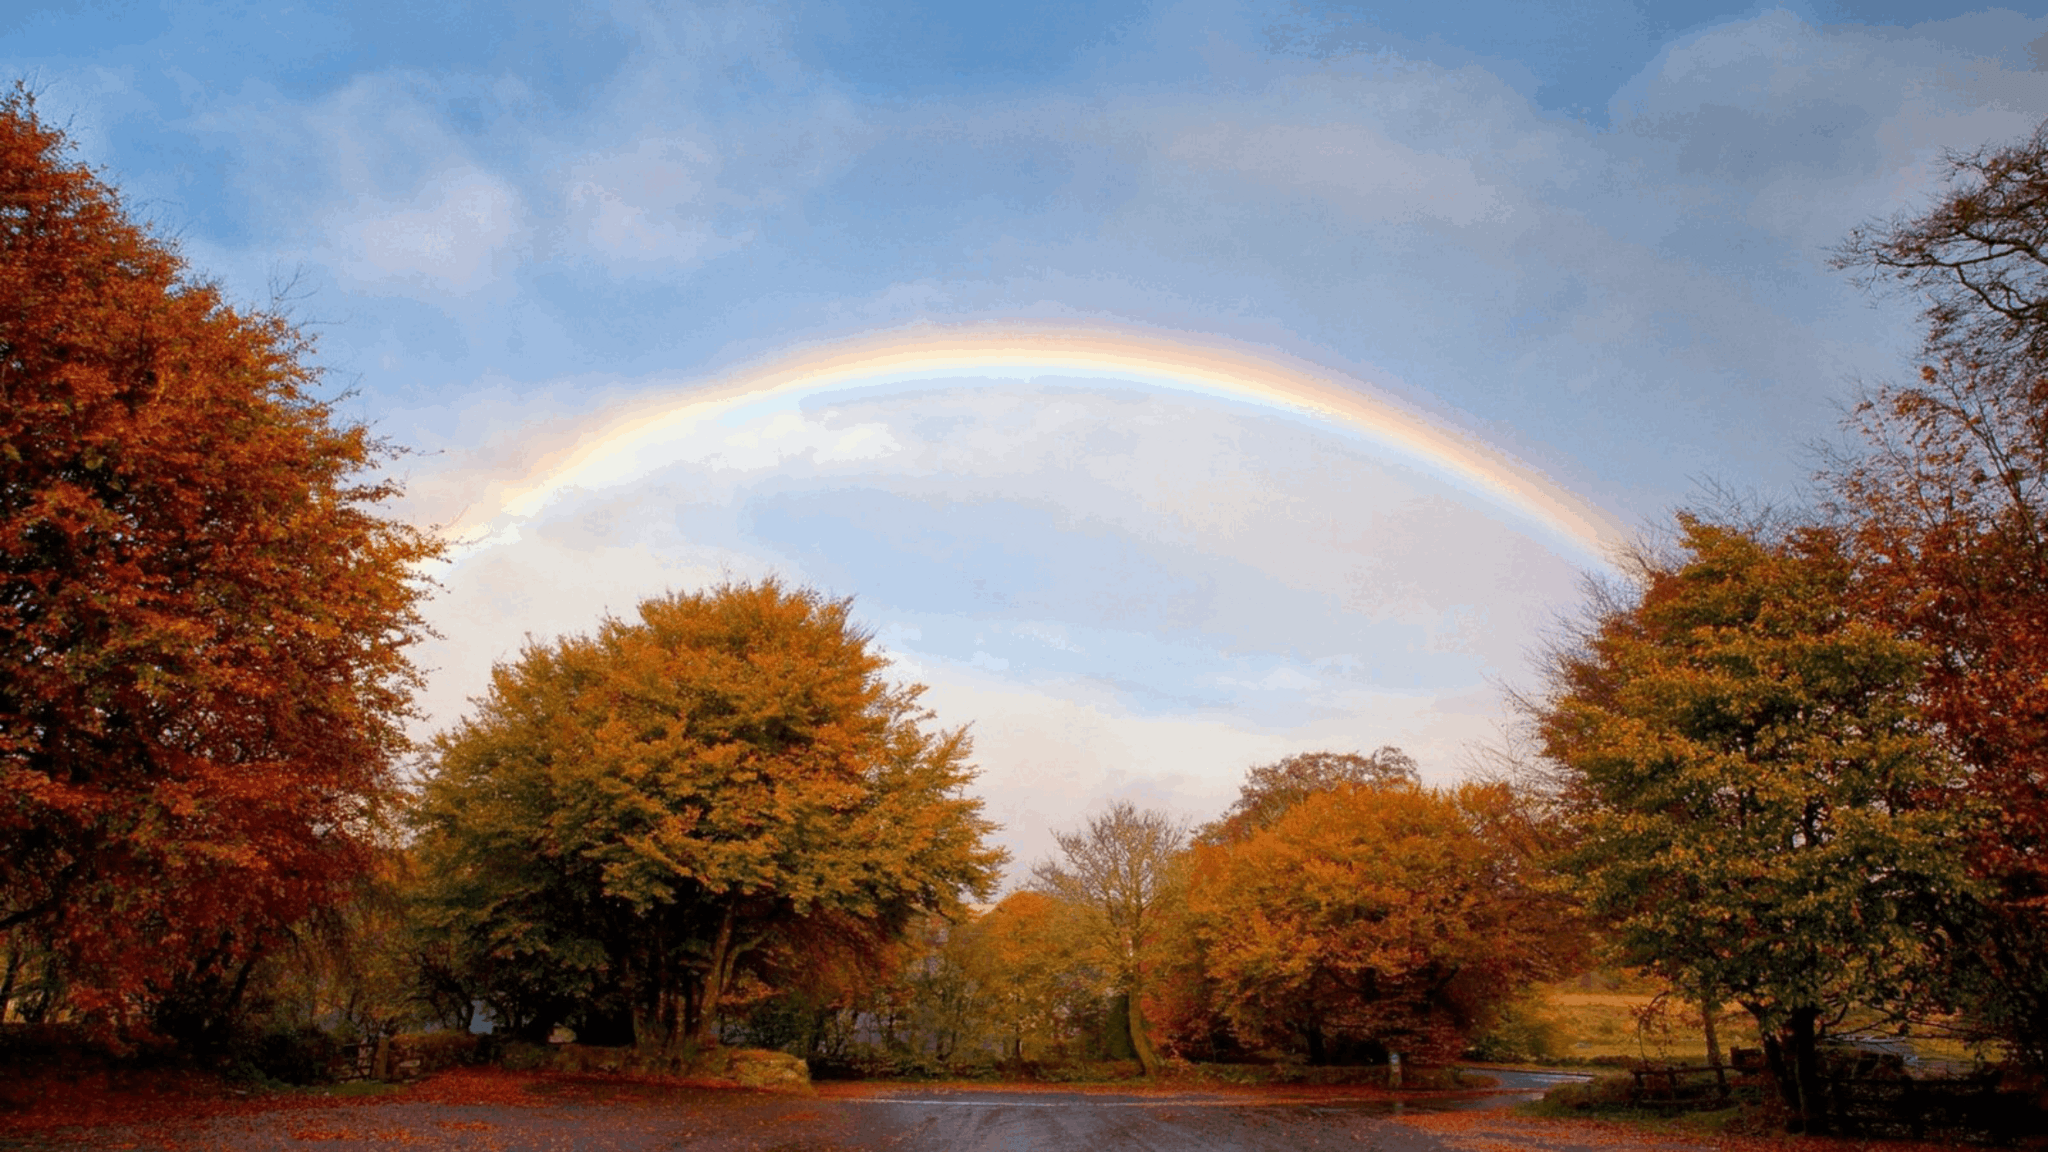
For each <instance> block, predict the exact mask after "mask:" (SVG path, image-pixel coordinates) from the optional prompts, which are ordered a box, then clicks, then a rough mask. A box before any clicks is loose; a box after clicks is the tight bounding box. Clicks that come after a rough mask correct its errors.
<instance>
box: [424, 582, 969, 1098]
mask: <svg viewBox="0 0 2048 1152" xmlns="http://www.w3.org/2000/svg"><path fill="white" fill-rule="evenodd" d="M883 666H884V660H883V658H882V656H881V655H880V654H879V653H877V652H876V651H874V649H873V647H872V644H871V641H870V639H869V637H868V636H867V635H866V634H865V633H864V632H862V631H861V630H860V629H859V628H857V627H856V626H855V625H854V624H853V622H852V620H851V619H850V614H849V612H848V606H847V602H846V601H844V600H829V599H826V598H825V597H823V596H821V595H819V594H818V593H817V592H815V591H812V590H810V589H789V588H785V587H783V586H782V585H781V584H780V583H779V582H777V581H775V580H772V579H771V580H764V581H761V582H760V583H757V584H727V585H722V586H720V587H718V588H714V589H711V590H710V591H708V592H703V593H696V594H676V595H670V596H662V597H657V598H655V599H652V600H648V601H646V602H644V603H642V604H641V605H640V609H639V613H638V619H636V620H630V621H629V620H621V619H610V620H606V621H605V622H604V624H603V626H602V627H601V628H599V630H598V632H597V633H596V635H594V636H574V637H568V638H565V639H563V640H561V641H559V642H558V643H556V644H553V645H541V644H530V645H528V647H527V649H526V651H525V652H523V653H522V654H521V656H520V658H519V659H518V660H517V661H516V662H514V663H509V664H503V665H500V666H499V667H498V668H497V669H495V670H494V672H493V674H492V681H491V688H490V691H489V692H488V693H487V694H486V695H485V696H484V697H483V698H482V699H480V700H479V701H478V706H477V711H476V714H475V715H474V716H472V717H470V718H468V719H465V720H464V721H463V722H462V723H461V724H459V725H458V726H456V727H455V728H454V729H453V730H451V731H449V732H445V733H443V734H441V735H440V736H439V737H437V738H436V740H435V742H434V748H435V752H436V762H435V764H434V767H433V771H432V775H431V776H430V778H429V779H428V780H427V782H426V786H425V789H424V794H423V796H422V800H421V804H420V805H419V808H418V810H417V813H416V819H417V822H418V826H419V829H420V837H419V840H418V844H417V847H418V850H419V854H420V860H421V866H422V868H423V869H424V872H425V876H426V880H427V883H426V885H425V891H424V892H423V894H422V901H421V913H422V917H423V923H424V927H425V930H426V931H427V933H428V934H429V935H430V936H436V937H439V938H440V939H442V940H445V941H448V942H450V944H451V946H452V950H453V951H454V952H455V954H456V955H457V956H459V957H460V958H461V960H460V962H461V964H462V965H463V967H464V968H465V970H466V971H468V972H469V973H471V975H472V977H473V979H474V980H475V981H476V983H477V985H478V987H479V989H480V994H481V995H482V996H483V998H484V999H485V1000H486V1002H487V1003H490V1004H492V1005H493V1007H494V1009H495V1010H496V1014H497V1015H498V1016H499V1019H500V1022H501V1023H505V1024H509V1025H511V1026H513V1027H514V1028H515V1029H518V1028H527V1029H530V1030H532V1031H534V1032H540V1033H542V1034H544V1029H545V1028H546V1027H547V1025H549V1024H550V1023H553V1022H556V1021H562V1020H577V1019H585V1020H588V1019H591V1018H593V1017H595V1016H599V1015H605V1014H612V1015H624V1016H626V1017H628V1018H629V1019H630V1027H631V1032H632V1035H633V1037H634V1040H635V1042H636V1044H638V1045H639V1046H640V1047H641V1048H642V1049H644V1050H646V1052H647V1053H648V1054H649V1055H650V1056H658V1057H660V1058H662V1059H669V1058H680V1057H682V1056H683V1055H685V1054H686V1051H687V1050H689V1049H701V1048H705V1047H709V1046H712V1045H714V1044H716V1043H717V1040H718V1026H719V1013H720V1008H721V1005H722V1002H723V1000H724V998H725V995H726V993H727V991H728V990H729V989H731V988H732V987H733V986H734V982H735V980H736V979H737V978H739V977H743V976H746V975H748V974H750V972H751V973H754V974H761V973H763V972H764V970H766V968H772V969H773V971H768V972H767V974H768V975H771V976H773V977H774V978H775V979H776V980H777V981H778V982H780V983H783V984H785V985H787V984H789V983H790V982H792V981H796V980H800V979H801V978H802V972H801V965H802V961H803V959H804V958H805V957H807V956H808V957H810V958H811V962H812V963H813V964H814V965H815V964H817V963H818V962H819V961H820V960H828V959H829V960H833V961H835V962H836V961H837V960H839V959H842V958H843V955H844V954H845V953H846V952H847V951H848V950H849V949H850V950H852V951H854V952H866V953H868V954H869V955H873V954H876V953H877V952H878V951H879V950H880V948H881V946H882V945H884V944H886V943H887V942H888V941H889V940H891V939H894V938H898V937H900V936H901V935H902V934H903V933H904V932H906V931H907V930H909V929H910V928H911V927H912V926H913V924H914V922H915V921H916V920H917V918H918V917H919V916H920V914H924V913H933V914H938V915H941V916H947V917H955V918H957V917H959V916H960V915H962V914H963V913H964V903H963V898H964V897H965V896H968V895H982V894H985V893H986V892H987V891H988V889H989V888H990V887H991V886H992V884H993V883H994V880H995V877H996V874H997V871H998V869H999V868H1000V867H1001V865H1002V862H1003V859H1004V853H1003V852H1002V851H1001V850H1000V849H996V848H992V847H989V846H988V845H987V844H986V843H985V842H984V840H985V837H986V836H987V834H988V833H989V831H990V830H991V827H992V826H991V825H990V824H989V823H988V821H986V820H985V819H983V818H982V815H981V801H979V800H977V799H975V798H973V797H971V796H969V795H967V794H966V792H965V789H966V787H967V785H968V784H969V782H971V781H972V780H973V778H974V769H973V767H972V766H971V765H970V764H969V762H968V759H967V757H968V752H969V742H968V739H967V734H966V733H965V732H964V731H963V730H959V729H954V730H951V731H931V730H927V728H926V727H925V724H924V722H925V721H926V720H927V719H929V714H928V713H926V712H925V711H924V710H923V709H921V708H919V707H918V706H917V697H918V694H919V693H920V692H922V691H923V689H921V688H919V687H915V686H900V685H895V684H891V683H890V682H888V681H887V680H885V679H884V678H883V677H882V674H881V673H882V668H883Z"/></svg>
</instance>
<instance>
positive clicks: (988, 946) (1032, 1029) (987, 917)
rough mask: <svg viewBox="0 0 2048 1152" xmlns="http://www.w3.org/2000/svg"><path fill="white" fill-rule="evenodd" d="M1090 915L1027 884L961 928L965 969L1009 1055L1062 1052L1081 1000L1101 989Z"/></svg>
mask: <svg viewBox="0 0 2048 1152" xmlns="http://www.w3.org/2000/svg"><path fill="white" fill-rule="evenodd" d="M1087 921H1088V918H1087V917H1077V916H1075V915H1073V914H1072V910H1070V909H1068V908H1066V907H1064V906H1062V905H1061V903H1060V902H1059V901H1057V900H1055V899H1054V898H1053V897H1050V896H1047V895H1046V894H1045V893H1043V892H1038V891H1034V890H1032V889H1028V888H1027V889H1025V890H1023V891H1021V892H1013V893H1011V894H1010V895H1008V896H1006V897H1004V898H1003V900H1002V902H1001V903H999V904H997V905H996V906H995V907H993V908H991V909H989V910H988V911H987V912H984V913H982V914H981V915H980V916H978V917H976V918H975V919H974V920H973V921H972V922H971V923H967V924H963V925H961V926H960V927H959V928H958V929H957V930H956V932H955V936H954V943H955V947H956V949H957V951H958V955H959V964H960V967H961V968H962V970H964V971H965V972H966V974H967V975H968V977H969V978H970V979H971V980H972V981H973V985H974V994H975V996H976V998H977V999H978V1000H979V1002H980V1005H981V1012H982V1014H983V1015H984V1016H985V1017H986V1018H987V1021H988V1024H989V1027H990V1029H991V1031H992V1032H993V1033H994V1034H995V1035H996V1036H997V1037H999V1038H1000V1040H1001V1042H1002V1047H1003V1050H1004V1053H1005V1054H1006V1055H1007V1056H1008V1057H1009V1058H1011V1059H1013V1060H1022V1059H1024V1058H1025V1056H1026V1054H1027V1052H1028V1051H1036V1052H1038V1053H1041V1054H1042V1053H1045V1052H1048V1051H1062V1050H1064V1049H1065V1047H1066V1045H1067V1042H1068V1041H1069V1040H1070V1039H1071V1038H1072V1036H1071V1029H1070V1024H1071V1022H1072V1021H1073V1020H1075V1019H1077V1018H1079V1017H1081V1016H1082V1015H1084V1013H1083V1011H1082V1010H1081V1007H1082V1002H1083V1001H1084V1000H1085V999H1087V998H1090V997H1093V996H1096V995H1098V994H1099V982H1098V981H1095V980H1092V979H1090V977H1091V976H1093V974H1094V973H1093V970H1092V969H1091V968H1090V966H1089V965H1088V963H1087V962H1086V960H1085V959H1084V949H1085V944H1086V942H1085V941H1084V940H1082V939H1081V938H1080V937H1079V935H1078V934H1077V932H1078V930H1079V929H1081V928H1083V927H1084V926H1085V924H1086V923H1087ZM1027 1046H1028V1047H1027Z"/></svg>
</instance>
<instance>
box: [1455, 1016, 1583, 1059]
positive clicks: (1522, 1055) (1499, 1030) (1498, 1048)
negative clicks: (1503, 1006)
mask: <svg viewBox="0 0 2048 1152" xmlns="http://www.w3.org/2000/svg"><path fill="white" fill-rule="evenodd" d="M1563 1050H1564V1040H1563V1036H1562V1034H1561V1032H1560V1030H1559V1028H1558V1025H1557V1021H1555V1020H1552V1019H1551V1018H1550V1017H1548V1016H1546V1015H1544V1014H1543V1011H1542V1008H1541V1005H1539V1004H1536V1003H1532V1002H1529V1001H1523V1002H1521V1003H1518V1004H1514V1005H1511V1006H1510V1007H1509V1008H1508V1009H1507V1011H1506V1012H1504V1013H1502V1015H1501V1018H1500V1021H1499V1022H1498V1023H1496V1024H1495V1025H1494V1026H1493V1027H1491V1028H1489V1029H1487V1030H1486V1031H1484V1032H1482V1033H1480V1034H1479V1035H1477V1036H1474V1037H1473V1038H1472V1045H1471V1047H1469V1048H1467V1049H1466V1050H1465V1059H1467V1060H1484V1061H1487V1062H1489V1063H1501V1064H1514V1063H1522V1062H1525V1061H1527V1062H1536V1063H1547V1062H1549V1061H1552V1060H1555V1059H1557V1058H1558V1055H1559V1053H1561V1052H1562V1051H1563Z"/></svg>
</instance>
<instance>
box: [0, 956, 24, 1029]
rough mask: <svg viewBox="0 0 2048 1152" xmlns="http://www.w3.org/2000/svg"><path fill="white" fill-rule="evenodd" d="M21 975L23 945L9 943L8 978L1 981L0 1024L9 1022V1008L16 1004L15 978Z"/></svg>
mask: <svg viewBox="0 0 2048 1152" xmlns="http://www.w3.org/2000/svg"><path fill="white" fill-rule="evenodd" d="M20 973H21V945H20V944H19V943H18V942H16V941H14V940H9V941H8V942H7V978H6V979H5V980H4V981H0V1024H4V1023H6V1022H7V1006H8V1005H9V1004H11V1003H13V1002H14V978H15V977H16V976H18V975H20Z"/></svg>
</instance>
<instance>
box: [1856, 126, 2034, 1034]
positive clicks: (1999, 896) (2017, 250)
mask: <svg viewBox="0 0 2048 1152" xmlns="http://www.w3.org/2000/svg"><path fill="white" fill-rule="evenodd" d="M1948 175H1949V178H1950V184H1949V188H1948V190H1947V192H1946V194H1945V195H1943V196H1942V197H1940V198H1939V199H1937V200H1936V202H1935V203H1934V204H1933V205H1932V206H1931V207H1930V208H1928V209H1927V210H1926V211H1925V212H1922V213H1919V214H1907V215H1902V216H1899V217H1897V218H1895V219H1892V220H1889V221H1884V222H1880V223H1877V224H1873V225H1870V226H1866V227H1864V228H1862V229H1859V230H1858V231H1857V232H1856V233H1855V234H1854V235H1853V236H1852V237H1851V239H1850V242H1849V244H1848V245H1846V246H1845V247H1844V249H1843V250H1842V252H1841V253H1840V254H1839V258H1840V263H1841V264H1843V265H1844V266H1847V267H1851V268H1854V269H1856V270H1858V271H1860V272H1862V273H1863V274H1864V275H1865V276H1866V277H1867V278H1868V279H1870V280H1872V281H1874V282H1879V283H1883V282H1887V281H1890V282H1894V283H1896V284H1898V285H1900V286H1903V287H1906V288H1908V289H1910V290H1912V291H1914V292H1915V293H1917V294H1918V295H1919V296H1920V297H1921V299H1922V300H1923V301H1924V302H1925V304H1926V318H1927V330H1926V333H1925V337H1924V340H1923V344H1922V348H1921V357H1922V364H1921V368H1920V371H1919V372H1918V373H1917V375H1916V376H1915V377H1914V378H1912V379H1910V380H1908V381H1904V382H1890V383H1885V384H1881V385H1879V386H1877V387H1875V388H1873V389H1871V390H1870V391H1869V392H1868V394H1867V395H1866V396H1865V397H1864V398H1863V401H1862V402H1861V403H1860V404H1859V405H1858V406H1857V407H1856V409H1855V411H1854V412H1853V414H1852V416H1851V419H1850V424H1851V428H1852V430H1853V431H1854V432H1856V433H1857V434H1858V443H1857V445H1856V449H1855V450H1851V451H1847V452H1844V453H1842V454H1841V455H1840V456H1839V457H1838V458H1836V459H1835V460H1833V461H1832V462H1831V464H1830V467H1829V469H1828V471H1827V473H1826V475H1825V477H1824V479H1825V480H1826V481H1827V482H1828V490H1829V493H1830V496H1831V497H1832V502H1833V508H1832V511H1833V513H1834V518H1835V520H1836V521H1837V522H1838V523H1840V524H1842V525H1843V526H1844V528H1845V531H1846V532H1847V538H1848V541H1849V543H1850V545H1851V546H1852V547H1853V549H1854V550H1855V552H1856V554H1857V556H1858V558H1859V563H1860V567H1861V570H1862V572H1861V576H1862V578H1861V580H1860V581H1859V584H1858V586H1857V588H1856V590H1855V591H1856V595H1857V599H1858V601H1859V603H1860V604H1861V605H1862V608H1863V610H1864V611H1868V612H1870V613H1872V614H1874V615H1876V616H1878V617H1880V618H1882V619H1884V620H1886V621H1888V622H1890V623H1891V625H1892V626H1893V627H1895V628H1897V629H1898V630H1899V631H1900V632H1901V633H1902V634H1903V635H1905V636H1908V637H1910V638H1912V639H1914V640H1916V641H1919V642H1920V643H1923V644H1925V645H1927V646H1928V648H1929V649H1930V651H1931V656H1930V659H1929V660H1928V663H1927V669H1926V675H1925V678H1924V680H1923V682H1922V683H1923V687H1924V692H1925V695H1926V705H1925V706H1926V711H1927V714H1928V716H1929V718H1930V719H1932V720H1933V721H1934V722H1935V723H1936V724H1937V725H1938V728H1939V731H1940V734H1941V736H1942V739H1943V740H1944V742H1945V744H1946V745H1947V747H1948V749H1949V751H1950V752H1951V753H1952V754H1953V755H1955V756H1956V757H1958V758H1959V759H1960V760H1961V761H1962V763H1963V764H1964V766H1965V768H1966V770H1967V772H1968V788H1969V790H1970V792H1971V793H1972V794H1973V795H1974V796H1975V797H1976V798H1977V799H1978V800H1979V801H1980V802H1981V804H1982V805H1984V806H1985V807H1986V808H1987V809H1988V810H1989V811H1990V812H1992V813H1995V818H1994V819H1989V820H1986V821H1983V822H1982V823H1980V825H1979V826H1978V829H1977V831H1976V833H1975V836H1974V838H1973V842H1972V844H1971V845H1970V855H1971V859H1972V861H1973V863H1974V865H1975V866H1976V868H1977V871H1978V872H1979V874H1980V876H1982V878H1984V879H1985V880H1986V881H1987V882H1988V884H1989V886H1990V890H1989V892H1988V893H1987V897H1986V899H1985V900H1984V901H1983V902H1982V903H1980V904H1979V905H1978V906H1977V908H1976V909H1975V913H1976V914H1975V915H1974V916H1973V917H1971V920H1972V923H1971V924H1969V925H1968V926H1967V930H1966V931H1965V932H1964V935H1965V936H1967V938H1968V939H1967V942H1966V943H1964V944H1962V945H1960V946H1959V947H1958V949H1957V953H1956V955H1955V956H1953V957H1952V958H1951V963H1950V964H1948V965H1946V966H1945V971H1946V973H1947V974H1948V975H1949V976H1950V977H1952V978H1953V980H1954V982H1955V985H1956V986H1955V988H1954V995H1955V997H1956V999H1957V1001H1958V1003H1959V1004H1960V1005H1961V1006H1962V1007H1964V1008H1966V1009H1967V1010H1968V1011H1969V1012H1970V1014H1971V1016H1972V1017H1973V1018H1975V1019H1976V1020H1978V1021H1980V1022H1981V1023H1983V1024H1984V1025H1986V1026H1987V1027H1989V1028H1990V1029H1991V1030H1993V1031H1995V1032H1997V1033H1998V1034H2000V1035H2002V1036H2003V1037H2004V1038H2005V1039H2006V1040H2007V1041H2008V1042H2009V1043H2011V1044H2012V1045H2014V1047H2015V1048H2016V1050H2017V1051H2018V1052H2019V1053H2020V1054H2021V1055H2022V1056H2023V1057H2025V1058H2026V1059H2028V1060H2029V1061H2030V1062H2031V1063H2032V1064H2033V1065H2034V1067H2035V1068H2036V1069H2037V1070H2039V1069H2048V249H2044V247H2043V244H2042V236H2043V229H2044V226H2048V125H2044V126H2043V127H2042V128H2040V129H2037V130H2036V131H2035V132H2034V133H2033V134H2032V135H2031V136H2030V137H2028V138H2026V139H2024V140H2021V141H2018V142H2016V143H2013V144H2011V145H2008V146H2005V147H1998V148H1986V149H1983V150H1980V151H1978V152H1974V153H1970V154H1968V155H1959V156H1951V157H1950V158H1949V173H1948Z"/></svg>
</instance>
